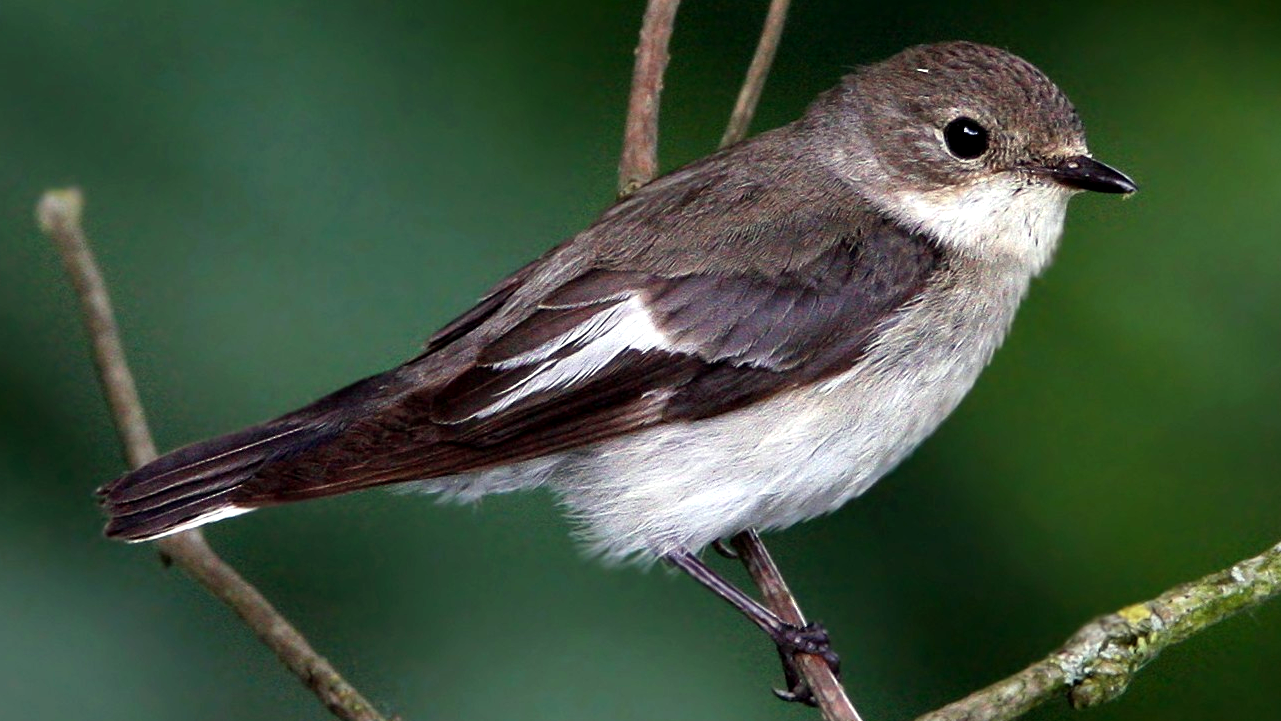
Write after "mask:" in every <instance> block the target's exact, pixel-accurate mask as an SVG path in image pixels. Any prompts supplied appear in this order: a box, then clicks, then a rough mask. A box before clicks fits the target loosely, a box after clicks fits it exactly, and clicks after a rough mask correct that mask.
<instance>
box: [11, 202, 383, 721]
mask: <svg viewBox="0 0 1281 721" xmlns="http://www.w3.org/2000/svg"><path fill="white" fill-rule="evenodd" d="M83 207H84V199H83V196H82V195H81V193H80V191H79V190H77V189H75V188H70V189H64V190H51V191H48V192H46V193H45V194H44V196H43V197H41V198H40V203H39V204H38V205H37V206H36V220H37V222H38V223H39V225H40V230H41V231H43V232H44V234H45V235H47V236H49V238H50V239H52V240H53V242H54V244H55V245H57V247H58V253H59V255H61V256H62V262H63V265H64V266H66V270H67V274H68V276H70V278H71V283H72V285H73V286H75V290H76V295H77V296H78V298H79V300H80V309H81V313H82V315H83V317H84V322H85V327H86V330H87V331H88V333H89V340H90V342H91V343H92V345H93V359H94V363H95V365H97V367H98V377H99V380H100V381H101V382H102V390H103V394H104V395H105V396H106V397H107V401H108V403H109V404H110V406H111V412H112V416H113V417H114V418H115V422H116V430H117V432H118V433H119V435H120V443H121V445H122V446H123V447H124V453H125V458H126V459H127V460H128V462H129V465H130V466H132V467H134V468H137V467H138V466H141V465H143V464H145V463H147V462H148V461H150V460H152V459H153V458H155V457H156V446H155V442H154V441H152V439H151V433H150V432H149V431H148V430H147V420H146V417H145V415H144V414H143V410H142V403H141V401H139V399H138V391H137V388H136V387H135V386H134V382H133V375H132V374H131V373H130V372H129V365H128V363H127V362H126V361H125V352H124V346H123V345H122V344H121V342H120V332H119V329H118V328H117V327H116V319H115V313H114V312H113V311H112V309H111V299H110V297H109V296H108V294H107V285H106V283H105V282H104V281H103V279H102V273H101V272H100V271H99V270H98V264H97V262H96V261H95V260H94V257H93V252H92V251H91V250H90V249H89V240H88V238H87V237H86V236H85V233H84V229H83V227H82V226H81V223H80V218H81V211H82V210H83ZM155 544H156V547H157V548H158V549H159V550H160V552H161V553H162V554H164V556H165V557H166V558H168V559H169V560H171V561H172V562H173V563H175V564H177V565H178V566H179V567H180V568H182V570H184V571H186V573H187V575H189V576H191V577H192V578H194V579H195V580H196V581H197V582H199V583H200V584H201V585H202V586H204V587H205V589H206V590H208V591H209V592H210V593H212V594H213V595H215V596H217V597H218V598H219V599H220V600H221V601H222V602H223V603H226V604H227V605H228V606H230V607H231V609H232V610H233V611H235V612H236V615H238V616H240V618H241V620H242V621H244V622H245V625H247V626H249V627H250V629H252V630H253V632H254V633H255V634H256V635H257V636H258V638H259V639H261V640H262V642H263V643H265V644H266V645H267V646H268V647H269V648H271V650H272V651H274V652H275V654H276V656H277V657H278V658H279V659H280V661H281V663H283V664H284V665H285V666H286V667H288V668H289V670H290V671H291V672H292V673H293V674H294V675H295V676H297V677H298V679H299V680H301V681H302V682H303V684H304V685H306V686H307V687H308V688H310V689H311V691H312V693H314V694H316V696H317V697H318V698H319V699H320V701H321V702H322V703H323V704H324V705H325V706H326V707H327V708H328V709H329V710H330V711H331V712H332V713H333V714H334V715H335V716H337V717H339V718H341V719H346V720H347V721H384V718H383V716H382V715H381V714H379V713H378V712H377V711H376V710H375V709H374V707H373V705H371V704H370V703H369V702H368V701H367V700H365V698H364V697H363V696H361V695H360V692H358V691H357V690H356V689H355V688H353V687H352V685H351V684H349V683H348V682H347V681H346V680H345V679H344V678H343V677H342V676H340V675H339V674H338V672H337V671H336V670H334V667H333V666H331V665H330V664H329V662H328V661H326V660H325V659H324V658H323V657H322V656H321V655H320V654H318V653H316V651H315V650H314V649H312V647H311V645H310V644H308V643H307V639H305V638H303V636H302V634H300V633H299V632H298V630H297V629H295V628H294V627H293V625H292V624H290V623H289V621H288V619H286V618H285V617H284V616H282V615H281V614H280V612H279V611H277V610H276V609H275V607H273V606H272V605H271V602H269V601H268V600H267V599H266V598H265V597H264V596H263V595H262V593H260V592H259V591H258V589H256V588H254V587H253V585H251V584H250V583H249V582H248V581H246V580H245V579H244V578H243V577H241V576H240V574H239V573H237V572H236V570H235V569H234V568H232V567H231V566H230V565H228V564H227V563H226V562H225V561H223V560H222V559H221V558H219V556H218V554H216V553H215V552H214V550H213V549H212V548H210V547H209V544H208V543H206V542H205V538H204V535H203V534H201V533H200V531H198V530H193V531H185V532H183V533H178V534H175V535H172V536H168V537H165V538H161V539H159V540H157V541H156V542H155Z"/></svg>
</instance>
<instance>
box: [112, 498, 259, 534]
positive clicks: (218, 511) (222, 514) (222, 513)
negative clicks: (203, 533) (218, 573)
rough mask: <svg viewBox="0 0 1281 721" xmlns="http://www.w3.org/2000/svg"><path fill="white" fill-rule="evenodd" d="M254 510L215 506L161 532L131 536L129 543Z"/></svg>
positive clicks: (189, 528) (186, 529)
mask: <svg viewBox="0 0 1281 721" xmlns="http://www.w3.org/2000/svg"><path fill="white" fill-rule="evenodd" d="M252 510H255V509H253V508H245V507H243V506H231V505H227V506H223V507H221V508H215V509H214V510H212V511H206V512H204V513H202V514H200V515H199V516H196V517H195V518H193V519H191V520H190V521H183V522H182V523H179V524H178V525H176V526H174V527H172V528H166V529H165V530H163V531H161V532H160V533H153V534H152V535H150V536H144V537H142V538H130V539H129V543H142V542H143V541H154V540H156V539H157V538H164V537H165V536H172V535H173V534H175V533H182V532H183V531H189V530H191V529H193V528H195V527H196V526H203V525H205V524H206V523H213V522H215V521H221V520H223V519H224V518H232V517H234V516H240V515H243V514H245V513H248V512H250V511H252Z"/></svg>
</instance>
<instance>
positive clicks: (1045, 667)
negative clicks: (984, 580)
mask: <svg viewBox="0 0 1281 721" xmlns="http://www.w3.org/2000/svg"><path fill="white" fill-rule="evenodd" d="M1279 594H1281V544H1278V545H1276V546H1273V547H1272V548H1269V549H1268V550H1266V551H1264V552H1263V553H1261V554H1259V555H1258V556H1255V557H1253V558H1247V559H1246V560H1244V561H1241V562H1240V563H1238V564H1236V565H1234V566H1232V567H1231V568H1227V569H1224V570H1222V571H1219V572H1218V573H1212V574H1210V575H1209V576H1206V577H1205V578H1202V579H1200V580H1198V581H1193V582H1191V583H1186V584H1183V585H1181V586H1176V587H1175V588H1172V589H1170V590H1169V591H1166V592H1165V593H1163V594H1161V595H1160V596H1157V597H1156V598H1154V599H1152V600H1151V601H1145V602H1143V603H1137V604H1134V605H1133V606H1128V607H1126V608H1123V609H1121V610H1120V611H1117V612H1116V613H1112V614H1108V615H1107V616H1103V617H1102V618H1099V619H1096V620H1094V621H1092V622H1090V623H1088V624H1086V625H1085V626H1084V627H1082V628H1081V630H1079V631H1077V632H1076V633H1075V634H1073V636H1072V638H1070V639H1068V641H1067V643H1065V644H1064V645H1063V647H1062V648H1060V649H1058V650H1057V651H1055V652H1054V653H1051V654H1050V655H1049V656H1046V657H1045V658H1043V659H1041V660H1040V661H1037V662H1036V663H1034V664H1032V665H1031V666H1028V667H1027V668H1025V669H1023V670H1022V671H1020V672H1018V673H1017V674H1015V675H1013V676H1010V677H1009V678H1007V679H1004V680H1002V681H999V682H997V683H995V684H993V685H991V686H989V687H987V688H985V689H983V690H981V691H978V692H976V693H974V694H972V695H970V696H968V697H966V698H964V699H961V700H960V701H957V702H955V703H952V704H949V705H947V706H944V707H943V708H941V709H939V710H937V711H933V712H931V713H928V714H925V715H924V716H921V717H920V718H919V719H917V721H1005V720H1007V719H1013V718H1017V717H1019V716H1021V715H1023V714H1024V713H1027V712H1028V711H1030V710H1032V709H1033V708H1036V707H1037V706H1040V705H1041V704H1044V703H1045V702H1047V701H1050V700H1051V699H1055V698H1059V697H1060V696H1062V695H1063V694H1065V693H1066V695H1067V697H1068V700H1069V701H1070V702H1071V704H1072V706H1073V707H1075V708H1085V707H1088V706H1096V705H1098V704H1101V703H1104V702H1107V701H1111V700H1113V699H1115V698H1117V697H1118V696H1120V695H1121V694H1122V693H1123V692H1124V691H1125V689H1126V687H1127V686H1128V685H1129V684H1130V681H1131V680H1133V678H1134V675H1135V674H1136V673H1137V672H1138V671H1139V669H1141V668H1143V666H1145V665H1146V664H1147V663H1148V662H1149V661H1151V660H1152V659H1154V658H1156V657H1157V656H1158V655H1159V654H1160V653H1161V651H1163V650H1165V649H1166V648H1167V647H1169V646H1173V645H1174V644H1176V643H1180V642H1182V641H1185V640H1187V639H1189V638H1191V637H1192V636H1195V635H1196V634H1198V633H1200V632H1202V631H1204V630H1205V629H1207V628H1209V627H1211V626H1213V625H1214V624H1216V623H1218V622H1220V621H1222V620H1224V619H1227V618H1231V617H1232V616H1235V615H1236V614H1238V613H1241V612H1242V611H1246V610H1249V609H1251V608H1254V607H1255V606H1258V605H1259V604H1262V603H1263V602H1264V601H1267V600H1269V599H1271V598H1275V597H1276V596H1277V595H1279Z"/></svg>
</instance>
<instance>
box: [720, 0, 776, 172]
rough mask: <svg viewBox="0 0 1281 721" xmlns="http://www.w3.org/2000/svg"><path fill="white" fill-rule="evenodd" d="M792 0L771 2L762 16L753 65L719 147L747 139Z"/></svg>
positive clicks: (773, 0) (772, 0) (748, 70)
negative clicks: (762, 20) (762, 21)
mask: <svg viewBox="0 0 1281 721" xmlns="http://www.w3.org/2000/svg"><path fill="white" fill-rule="evenodd" d="M790 4H791V0H771V2H770V4H769V12H767V13H766V14H765V27H764V28H763V29H762V30H761V39H760V42H758V43H757V44H756V54H755V55H754V56H753V57H752V64H751V65H749V66H748V67H747V77H746V78H745V79H744V80H743V88H742V89H741V90H739V91H738V101H737V102H735V103H734V112H732V113H730V116H729V126H728V127H726V128H725V135H723V136H721V147H722V148H723V147H725V146H727V145H733V144H734V143H737V142H738V141H740V140H742V139H743V138H745V137H747V130H748V128H749V127H751V125H752V116H753V115H755V114H756V104H757V103H758V102H759V101H760V99H761V90H762V89H764V87H765V79H766V78H767V77H769V69H770V66H771V65H773V64H774V54H775V52H777V51H778V42H779V40H781V39H782V37H783V25H784V24H785V23H786V21H787V6H788V5H790Z"/></svg>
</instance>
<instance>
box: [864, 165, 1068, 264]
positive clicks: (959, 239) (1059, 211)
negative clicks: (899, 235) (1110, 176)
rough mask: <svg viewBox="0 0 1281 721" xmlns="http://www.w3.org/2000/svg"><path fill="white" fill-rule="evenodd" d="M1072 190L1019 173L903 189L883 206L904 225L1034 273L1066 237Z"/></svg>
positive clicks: (962, 249)
mask: <svg viewBox="0 0 1281 721" xmlns="http://www.w3.org/2000/svg"><path fill="white" fill-rule="evenodd" d="M1071 197H1072V191H1071V190H1068V189H1067V188H1063V187H1060V186H1057V185H1053V184H1047V183H1041V182H1037V181H1035V180H1032V179H1029V178H1027V177H1025V176H1021V175H1019V174H1016V173H1003V174H1001V175H998V176H995V177H990V178H986V179H984V180H983V181H982V182H977V183H971V184H969V185H966V186H962V187H953V188H944V189H940V190H931V191H924V192H922V191H910V190H905V191H900V192H897V193H894V194H892V195H891V196H890V197H889V198H888V199H886V200H887V201H888V202H884V201H883V204H882V209H883V210H884V211H885V212H888V213H889V214H891V215H893V216H895V217H896V218H897V219H898V220H899V221H900V222H902V223H904V224H905V225H907V226H909V227H911V228H913V229H914V230H917V231H921V232H924V233H926V234H928V235H930V236H932V237H934V238H936V239H937V240H938V241H939V242H941V243H943V244H945V245H948V246H950V247H952V248H955V249H956V250H958V251H960V252H962V253H965V254H967V255H970V256H973V257H977V258H980V259H996V258H1008V259H1012V260H1014V261H1015V262H1017V263H1018V264H1020V265H1023V266H1025V267H1026V268H1027V269H1028V270H1029V271H1030V272H1031V274H1033V275H1036V274H1039V273H1040V272H1041V271H1042V270H1044V269H1045V266H1046V265H1048V264H1049V262H1050V260H1051V258H1053V256H1054V249H1055V248H1056V247H1057V246H1058V242H1059V237H1060V236H1061V235H1062V234H1063V217H1064V215H1065V214H1066V212H1067V202H1068V199H1069V198H1071Z"/></svg>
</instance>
